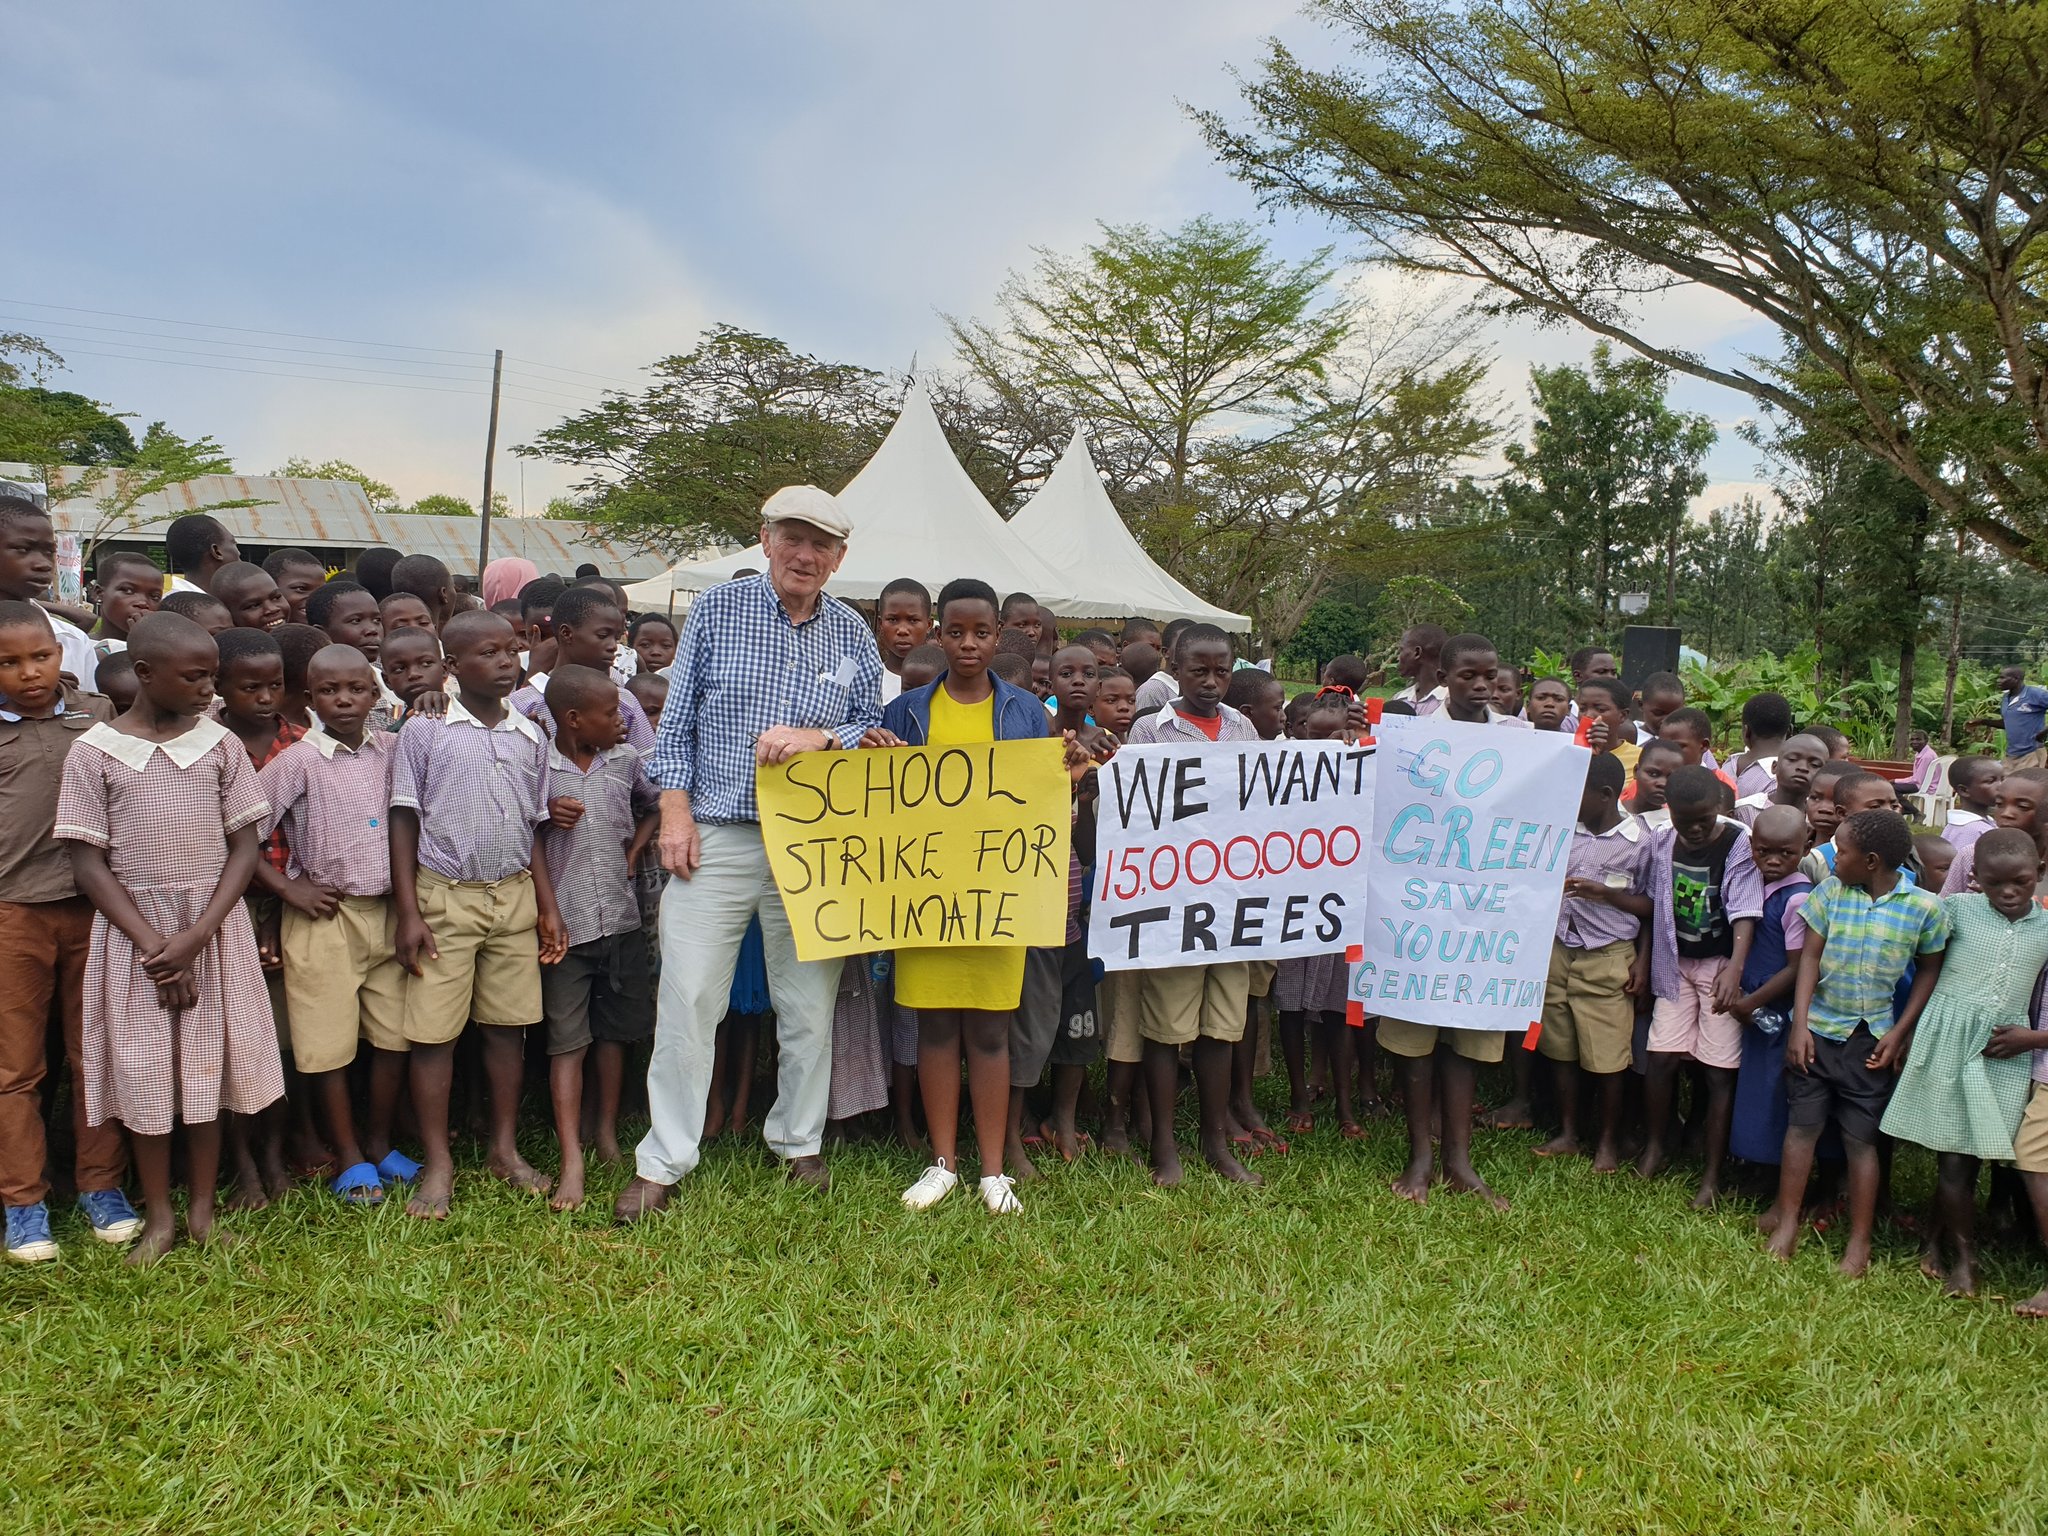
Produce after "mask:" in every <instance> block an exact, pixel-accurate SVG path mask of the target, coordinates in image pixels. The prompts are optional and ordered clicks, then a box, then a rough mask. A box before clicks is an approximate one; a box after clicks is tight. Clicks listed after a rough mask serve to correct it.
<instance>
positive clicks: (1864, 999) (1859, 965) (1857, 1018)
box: [1799, 875, 1948, 1040]
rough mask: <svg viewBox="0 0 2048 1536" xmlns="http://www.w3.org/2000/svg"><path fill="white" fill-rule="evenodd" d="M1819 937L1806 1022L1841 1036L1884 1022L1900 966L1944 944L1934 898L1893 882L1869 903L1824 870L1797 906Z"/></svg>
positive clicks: (1944, 918)
mask: <svg viewBox="0 0 2048 1536" xmlns="http://www.w3.org/2000/svg"><path fill="white" fill-rule="evenodd" d="M1799 915H1800V916H1801V917H1802V918H1804V919H1805V920H1806V926H1807V927H1808V928H1809V929H1811V930H1812V931H1813V932H1815V933H1817V934H1819V935H1820V936H1821V937H1822V938H1823V939H1825V940H1827V944H1826V947H1824V948H1823V949H1822V950H1821V952H1820V977H1819V979H1818V981H1817V982H1816V984H1815V986H1814V989H1813V1002H1812V1004H1811V1005H1810V1006H1809V1007H1808V1008H1807V1010H1806V1019H1807V1023H1808V1024H1809V1025H1810V1026H1811V1027H1812V1029H1813V1032H1814V1033H1815V1034H1816V1035H1821V1036H1824V1037H1826V1038H1827V1039H1829V1040H1846V1039H1848V1038H1849V1037H1850V1036H1851V1035H1853V1034H1855V1033H1856V1026H1857V1025H1858V1024H1867V1025H1869V1026H1870V1033H1871V1036H1872V1038H1873V1039H1875V1038H1879V1037H1881V1036H1883V1034H1884V1033H1885V1031H1887V1030H1888V1029H1890V1028H1891V1027H1892V991H1893V989H1894V988H1895V987H1897V986H1898V984H1899V978H1900V977H1901V976H1903V975H1905V974H1906V967H1907V966H1909V965H1911V964H1912V963H1913V961H1914V960H1916V959H1919V958H1922V957H1924V956H1927V955H1931V954H1933V953H1934V952H1935V951H1936V950H1938V949H1941V948H1943V947H1944V946H1945V945H1946V944H1947V943H1948V913H1947V912H1946V911H1945V910H1944V909H1943V908H1942V905H1941V898H1940V897H1938V896H1933V895H1930V894H1929V893H1927V892H1926V891H1923V890H1921V889H1919V888H1918V887H1917V886H1912V885H1908V884H1907V883H1906V882H1905V881H1904V880H1901V881H1900V882H1899V883H1898V884H1897V885H1895V886H1893V887H1892V889H1891V890H1890V891H1889V892H1887V893H1886V894H1885V895H1883V896H1881V897H1878V898H1877V899H1875V900H1873V899H1872V898H1871V895H1870V892H1868V891H1866V890H1864V889H1863V888H1862V887H1861V886H1855V885H1844V884H1842V882H1841V881H1840V880H1837V879H1836V878H1835V877H1834V876H1832V875H1830V876H1829V877H1828V878H1827V879H1825V880H1823V881H1822V882H1821V883H1820V886H1819V888H1818V889H1817V890H1815V891H1814V893H1813V894H1812V895H1811V896H1809V897H1807V898H1806V905H1805V906H1803V907H1801V908H1800V909H1799Z"/></svg>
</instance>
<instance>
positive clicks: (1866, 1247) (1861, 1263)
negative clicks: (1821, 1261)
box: [1835, 1237, 1870, 1279]
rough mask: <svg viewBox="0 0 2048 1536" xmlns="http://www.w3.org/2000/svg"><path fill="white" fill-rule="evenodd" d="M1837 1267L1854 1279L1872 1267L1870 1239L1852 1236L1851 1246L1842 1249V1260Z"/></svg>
mask: <svg viewBox="0 0 2048 1536" xmlns="http://www.w3.org/2000/svg"><path fill="white" fill-rule="evenodd" d="M1835 1268H1837V1269H1839V1270H1840V1271H1841V1272H1842V1273H1843V1274H1845V1275H1848V1276H1849V1277H1850V1278H1852V1279H1854V1278H1857V1277H1859V1276H1861V1275H1863V1274H1866V1273H1867V1272H1868V1271H1869V1269H1870V1239H1868V1238H1862V1239H1860V1240H1859V1239H1857V1238H1853V1237H1852V1238H1850V1239H1849V1246H1848V1247H1846V1248H1844V1249H1843V1250H1842V1262H1841V1263H1839V1264H1837V1265H1836V1266H1835Z"/></svg>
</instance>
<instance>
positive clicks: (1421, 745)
mask: <svg viewBox="0 0 2048 1536" xmlns="http://www.w3.org/2000/svg"><path fill="white" fill-rule="evenodd" d="M1502 735H1503V733H1502V732H1501V731H1499V730H1497V729H1494V728H1491V727H1489V726H1484V725H1471V724H1465V723H1462V722H1460V721H1456V720H1448V719H1445V718H1444V717H1443V716H1441V715H1434V716H1427V717H1422V718H1416V717H1412V716H1408V717H1404V716H1393V715H1390V716H1388V717H1387V718H1386V719H1385V720H1383V721H1381V722H1380V730H1379V755H1378V760H1377V763H1376V767H1377V769H1378V779H1379V783H1378V789H1377V793H1376V794H1375V796H1374V800H1373V824H1372V838H1371V848H1370V853H1369V856H1368V857H1367V859H1366V860H1365V861H1364V862H1365V866H1366V881H1367V886H1368V890H1367V896H1366V911H1367V920H1366V924H1365V942H1364V944H1363V946H1362V947H1361V949H1360V951H1359V952H1358V955H1357V957H1356V958H1355V959H1354V961H1353V964H1352V967H1351V999H1352V1001H1353V1002H1355V1003H1358V1004H1360V1005H1361V1006H1362V1008H1363V1011H1364V1012H1365V1013H1369V1014H1375V1015H1379V1016H1381V1017H1384V1018H1393V1019H1406V1020H1408V1021H1409V1022H1410V1023H1415V1024H1437V1025H1443V1026H1446V1027H1449V1028H1452V1029H1495V1030H1511V1031H1513V1032H1514V1033H1516V1034H1520V1033H1522V1032H1523V1031H1524V1030H1526V1029H1527V1028H1528V1027H1529V1025H1530V1023H1531V1022H1533V1021H1534V1020H1535V1019H1537V1018H1539V1017H1540V1016H1541V1015H1542V1012H1543V988H1544V983H1545V981H1546V980H1547V979H1548V976H1549V972H1550V941H1551V937H1552V934H1553V931H1554V930H1555V929H1556V926H1557V909H1558V904H1559V902H1560V901H1561V900H1562V899H1563V891H1564V877H1565V867H1566V861H1567V860H1568V858H1569V857H1570V853H1571V843H1572V833H1573V831H1574V829H1575V827H1576V825H1577V821H1578V808H1579V799H1580V794H1581V791H1582V790H1583V788H1584V785H1585V778H1586V764H1587V763H1588V762H1589V761H1590V760H1591V758H1592V753H1591V752H1589V751H1588V750H1587V749H1586V748H1584V747H1582V746H1579V745H1577V744H1576V743H1574V742H1573V741H1572V739H1571V738H1570V737H1568V736H1565V735H1562V734H1559V733H1545V732H1529V731H1525V732H1517V733H1516V734H1515V735H1514V736H1513V737H1512V738H1511V739H1510V740H1508V741H1503V740H1502Z"/></svg>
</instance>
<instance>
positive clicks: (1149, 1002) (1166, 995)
mask: <svg viewBox="0 0 2048 1536" xmlns="http://www.w3.org/2000/svg"><path fill="white" fill-rule="evenodd" d="M1138 974H1139V977H1140V980H1139V982H1138V1033H1139V1034H1140V1035H1142V1036H1143V1037H1144V1038H1145V1039H1147V1040H1150V1041H1154V1042H1156V1043H1158V1044H1160V1045H1186V1044H1188V1043H1189V1042H1190V1041H1192V1040H1194V1039H1197V1038H1200V1039H1203V1040H1227V1041H1230V1042H1231V1043H1232V1044H1235V1043H1236V1042H1237V1041H1239V1040H1242V1039H1243V1038H1244V1012H1245V1007H1244V1005H1245V1001H1246V997H1247V989H1248V988H1249V987H1250V986H1251V966H1250V965H1249V964H1248V963H1247V962H1245V961H1243V960H1230V961H1226V962H1224V963H1223V964H1221V965H1176V966H1169V967H1167V968H1165V969H1164V970H1157V971H1141V972H1139V973H1138Z"/></svg>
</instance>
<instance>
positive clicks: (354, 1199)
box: [327, 1163, 384, 1205]
mask: <svg viewBox="0 0 2048 1536" xmlns="http://www.w3.org/2000/svg"><path fill="white" fill-rule="evenodd" d="M327 1187H328V1188H329V1189H331V1190H333V1191H334V1193H335V1194H336V1195H338V1196H339V1197H340V1198H341V1200H342V1202H343V1203H344V1204H346V1205H382V1204H383V1203H384V1181H383V1179H382V1178H380V1177H379V1176H378V1173H377V1165H376V1164H375V1163H357V1164H355V1165H354V1166H353V1167H349V1168H344V1169H342V1170H341V1173H340V1175H339V1176H338V1177H337V1178H336V1179H335V1181H334V1182H333V1183H332V1184H330V1185H328V1186H327Z"/></svg>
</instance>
